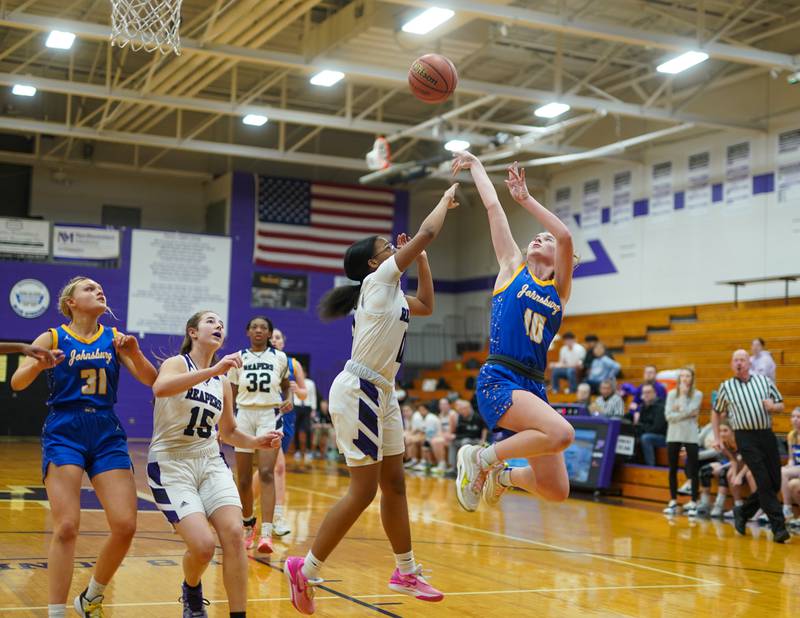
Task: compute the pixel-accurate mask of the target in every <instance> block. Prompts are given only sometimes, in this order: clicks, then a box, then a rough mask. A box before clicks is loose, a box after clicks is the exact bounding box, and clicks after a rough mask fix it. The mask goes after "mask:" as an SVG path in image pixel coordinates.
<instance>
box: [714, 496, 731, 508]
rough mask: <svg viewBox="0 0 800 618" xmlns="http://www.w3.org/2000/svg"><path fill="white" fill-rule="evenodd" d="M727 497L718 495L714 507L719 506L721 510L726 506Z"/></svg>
mask: <svg viewBox="0 0 800 618" xmlns="http://www.w3.org/2000/svg"><path fill="white" fill-rule="evenodd" d="M727 497H728V496H726V495H725V494H717V499H716V500H714V506H718V507H719V508H722V507H723V506H725V498H727Z"/></svg>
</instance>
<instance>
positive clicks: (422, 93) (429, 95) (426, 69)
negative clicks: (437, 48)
mask: <svg viewBox="0 0 800 618" xmlns="http://www.w3.org/2000/svg"><path fill="white" fill-rule="evenodd" d="M408 85H409V87H410V88H411V93H412V94H413V95H414V96H415V97H417V98H418V99H419V100H420V101H424V102H425V103H442V102H444V101H446V100H447V99H449V98H450V95H451V94H453V92H454V91H455V89H456V86H457V85H458V72H457V71H456V67H455V65H454V64H453V63H452V62H450V59H449V58H446V57H444V56H442V55H440V54H425V55H424V56H420V57H419V58H417V59H416V60H415V61H414V62H413V63H412V64H411V68H410V69H409V70H408Z"/></svg>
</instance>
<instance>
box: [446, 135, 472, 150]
mask: <svg viewBox="0 0 800 618" xmlns="http://www.w3.org/2000/svg"><path fill="white" fill-rule="evenodd" d="M469 146H470V144H469V142H468V141H467V140H465V139H458V138H456V139H451V140H450V141H449V142H447V143H446V144H445V145H444V149H445V150H449V151H450V152H459V151H461V150H466V149H467V148H469Z"/></svg>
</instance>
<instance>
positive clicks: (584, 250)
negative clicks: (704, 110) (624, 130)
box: [412, 114, 800, 320]
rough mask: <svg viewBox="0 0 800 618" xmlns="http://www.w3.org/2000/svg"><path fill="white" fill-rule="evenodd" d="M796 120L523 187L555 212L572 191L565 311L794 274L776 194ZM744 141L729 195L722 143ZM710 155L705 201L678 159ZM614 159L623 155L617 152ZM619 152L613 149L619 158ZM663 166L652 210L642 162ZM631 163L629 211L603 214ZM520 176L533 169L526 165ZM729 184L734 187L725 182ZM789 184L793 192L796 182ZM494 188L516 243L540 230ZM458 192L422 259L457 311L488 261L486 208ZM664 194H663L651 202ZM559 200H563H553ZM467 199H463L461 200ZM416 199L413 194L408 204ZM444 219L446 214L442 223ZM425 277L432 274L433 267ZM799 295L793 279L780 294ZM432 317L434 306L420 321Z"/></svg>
mask: <svg viewBox="0 0 800 618" xmlns="http://www.w3.org/2000/svg"><path fill="white" fill-rule="evenodd" d="M797 128H800V115H797V114H793V115H784V116H783V117H781V120H780V122H775V123H773V125H772V126H771V127H770V130H769V131H768V132H765V133H746V132H743V133H741V134H738V135H737V134H734V133H731V132H726V133H721V132H716V131H708V132H702V131H701V130H698V129H695V130H694V132H693V133H689V135H692V137H691V138H687V139H676V140H675V141H673V142H672V143H670V144H667V145H660V146H657V147H655V146H654V147H651V148H648V149H647V150H646V151H645V152H644V153H643V163H634V162H626V161H624V160H620V161H619V162H591V163H587V164H586V165H583V166H579V167H576V168H575V169H574V170H570V171H568V172H562V173H557V174H555V175H553V176H551V177H550V178H549V179H548V183H547V187H546V188H544V189H540V188H536V189H534V190H533V193H534V194H535V196H536V197H537V199H539V200H540V201H543V203H544V204H545V205H546V206H548V208H550V209H551V210H554V209H556V207H557V205H556V199H555V194H556V191H557V190H559V189H562V188H565V187H569V188H570V189H571V213H570V216H569V217H568V218H567V221H568V223H569V225H570V228H571V229H572V232H573V237H574V239H575V248H576V251H577V252H578V253H579V254H580V255H581V261H582V264H581V266H579V267H578V270H577V271H576V273H575V281H574V285H573V294H572V298H571V300H570V302H569V309H568V311H569V312H570V313H576V314H583V313H599V312H607V311H622V310H631V309H641V308H648V307H665V306H674V305H684V304H696V303H713V302H725V301H729V300H731V301H732V300H733V289H732V288H731V287H730V286H725V285H718V284H717V282H718V281H724V280H730V279H746V278H757V277H764V276H772V275H782V274H795V273H798V272H800V270H799V269H798V264H800V243H798V237H799V235H800V215H798V214H796V212H797V209H798V206H800V193H798V192H795V193H794V195H793V196H792V197H789V198H786V199H784V200H780V199H779V196H778V190H777V189H778V184H779V181H780V177H779V175H778V173H777V170H778V168H779V167H780V165H781V164H782V162H784V161H785V158H786V157H785V155H784V156H783V157H781V158H779V157H778V146H777V143H778V136H779V134H781V133H784V132H786V131H788V130H791V129H797ZM742 142H749V143H750V149H751V151H750V177H749V178H747V179H744V180H743V181H742V183H741V184H744V183H746V184H747V186H748V195H747V196H746V197H745V198H744V199H742V200H741V201H739V202H736V201H735V200H734V201H733V203H729V202H728V199H727V198H728V193H727V191H728V189H727V188H726V184H728V181H727V180H726V154H727V147H728V146H731V145H734V144H739V143H742ZM701 152H709V154H710V161H709V167H708V176H709V179H708V188H707V191H708V193H709V195H710V199H709V204H708V206H706V207H700V208H693V207H691V205H690V204H689V203H688V196H687V188H688V185H689V177H688V157H689V156H690V155H692V154H695V153H701ZM622 156H624V155H622ZM622 156H621V157H620V158H622ZM667 161H668V162H671V163H672V188H671V190H670V196H669V197H668V200H669V208H668V209H664V210H663V211H662V212H656V211H658V210H659V209H658V208H654V203H653V200H652V197H653V194H654V191H653V180H652V166H653V165H654V164H657V163H662V162H667ZM623 171H630V172H631V186H630V193H631V196H630V202H631V203H630V206H629V208H630V214H631V216H629V217H628V218H627V220H615V217H612V210H611V207H612V202H613V199H614V192H613V186H612V183H613V178H614V175H615V174H616V173H618V172H623ZM530 173H531V174H536V173H537V171H536V170H535V168H531V170H530ZM595 179H596V180H599V181H600V191H599V212H597V211H596V210H594V205H592V206H591V208H592V209H593V212H592V213H590V216H595V217H596V222H595V223H594V224H593V223H592V222H591V221H590V222H589V223H588V224H587V221H586V219H587V216H586V212H584V206H585V204H584V199H583V189H584V183H585V182H587V181H590V180H595ZM730 186H733V185H732V184H731V185H730ZM795 191H796V189H795ZM498 194H499V195H500V199H501V201H502V203H503V204H504V206H505V208H506V212H507V214H508V217H509V222H510V224H511V229H512V231H513V233H514V236H515V238H516V239H517V241H518V242H519V244H520V245H521V246H524V244H525V243H527V242H528V240H529V239H530V238H531V236H532V235H533V234H535V233H537V232H538V231H540V230H541V226H539V225H538V223H536V222H535V221H534V220H533V218H532V217H530V216H529V215H528V214H527V213H526V212H525V211H523V210H522V209H521V208H519V207H517V206H516V205H515V204H514V202H513V201H512V200H511V199H510V197H508V195H507V192H506V191H505V188H504V187H498ZM468 195H469V200H462V201H463V202H465V203H463V204H462V208H461V209H459V211H458V212H457V213H455V217H454V220H453V222H456V225H457V228H456V233H455V234H451V235H450V236H447V237H444V236H443V237H442V238H441V239H438V240H437V241H436V246H435V247H434V248H433V249H432V250H431V255H432V256H437V257H438V256H439V255H443V256H447V259H446V260H445V261H446V262H447V264H448V268H445V269H442V272H445V273H447V274H446V275H445V276H444V277H442V278H443V279H447V280H446V281H440V282H439V287H440V289H441V290H442V291H445V290H446V291H448V292H450V294H451V295H452V296H453V299H452V300H444V298H443V295H440V299H442V300H443V302H442V305H443V306H447V307H451V306H453V303H455V312H456V313H457V314H464V313H465V312H466V311H467V309H468V308H476V307H483V308H485V307H487V306H488V298H489V295H490V293H491V292H490V291H491V288H492V284H493V279H494V275H495V274H496V272H497V267H496V263H495V259H494V254H493V251H492V247H491V241H490V238H489V236H488V227H487V223H486V215H485V212H484V211H483V209H482V207H481V206H480V202H479V201H478V198H477V193H476V192H475V191H474V189H473V188H471V187H470V188H469V189H468ZM662 203H663V202H662ZM561 205H563V204H561ZM465 206H466V207H465ZM418 208H421V206H420V205H418V204H416V203H414V206H413V208H412V219H413V218H415V216H416V212H415V210H416V209H418ZM448 223H450V221H448ZM434 274H435V276H437V277H440V275H439V272H438V271H437V270H435V271H434ZM783 293H784V287H783V283H768V284H754V285H750V286H747V287H744V288H740V290H739V297H740V298H741V299H754V298H766V297H781V296H783ZM797 293H800V290H798V289H797V288H796V284H791V285H790V294H797ZM431 319H433V320H441V319H443V316H442V315H439V314H438V313H437V315H436V316H433V318H431Z"/></svg>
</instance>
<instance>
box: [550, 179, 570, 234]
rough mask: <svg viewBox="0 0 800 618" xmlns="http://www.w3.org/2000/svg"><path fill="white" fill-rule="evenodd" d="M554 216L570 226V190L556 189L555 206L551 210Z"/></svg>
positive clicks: (566, 188)
mask: <svg viewBox="0 0 800 618" xmlns="http://www.w3.org/2000/svg"><path fill="white" fill-rule="evenodd" d="M553 212H554V213H555V215H556V216H557V217H558V218H559V219H561V220H562V221H563V222H564V223H566V224H567V225H569V224H570V218H571V215H572V189H571V188H569V187H561V188H560V189H556V204H555V207H554V208H553Z"/></svg>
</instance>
